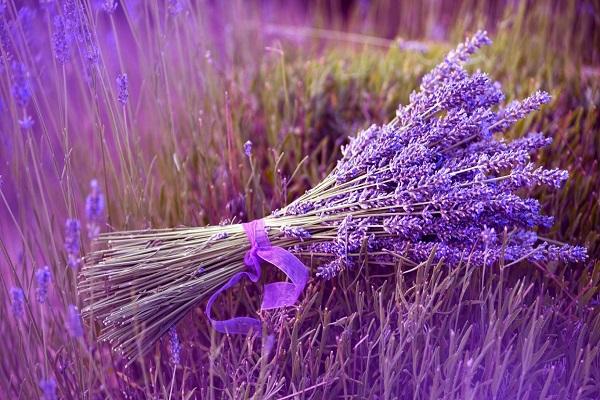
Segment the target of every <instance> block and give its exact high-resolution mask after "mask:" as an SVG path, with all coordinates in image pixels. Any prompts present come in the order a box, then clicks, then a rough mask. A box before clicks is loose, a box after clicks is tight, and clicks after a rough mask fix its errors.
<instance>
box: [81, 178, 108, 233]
mask: <svg viewBox="0 0 600 400" xmlns="http://www.w3.org/2000/svg"><path fill="white" fill-rule="evenodd" d="M90 189H91V190H90V193H89V194H88V196H87V197H86V199H85V215H86V218H87V230H88V238H89V239H90V240H91V239H94V238H96V237H97V236H98V234H99V233H100V223H101V222H102V219H103V218H104V194H103V193H102V190H101V189H100V185H99V184H98V181H97V180H96V179H92V180H91V181H90Z"/></svg>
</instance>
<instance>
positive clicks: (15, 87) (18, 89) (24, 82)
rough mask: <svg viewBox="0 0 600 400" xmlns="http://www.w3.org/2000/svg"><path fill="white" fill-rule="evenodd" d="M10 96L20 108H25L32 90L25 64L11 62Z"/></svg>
mask: <svg viewBox="0 0 600 400" xmlns="http://www.w3.org/2000/svg"><path fill="white" fill-rule="evenodd" d="M11 89H12V95H13V98H14V99H15V102H16V103H17V105H19V106H20V107H23V108H24V107H27V104H29V100H31V96H32V93H33V90H32V88H31V82H30V78H29V72H28V71H27V67H26V66H25V64H23V63H20V62H17V61H13V63H12V87H11Z"/></svg>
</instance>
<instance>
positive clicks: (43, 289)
mask: <svg viewBox="0 0 600 400" xmlns="http://www.w3.org/2000/svg"><path fill="white" fill-rule="evenodd" d="M35 279H36V281H37V288H36V297H37V301H38V303H40V304H44V303H45V302H46V300H47V299H48V288H49V286H50V282H51V281H52V273H51V272H50V267H49V266H47V265H46V266H44V267H42V268H39V269H38V270H37V272H36V273H35Z"/></svg>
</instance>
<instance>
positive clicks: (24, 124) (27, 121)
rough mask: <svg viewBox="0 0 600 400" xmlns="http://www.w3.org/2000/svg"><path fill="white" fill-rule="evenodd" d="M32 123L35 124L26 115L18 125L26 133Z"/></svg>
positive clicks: (31, 126)
mask: <svg viewBox="0 0 600 400" xmlns="http://www.w3.org/2000/svg"><path fill="white" fill-rule="evenodd" d="M34 123H35V121H34V120H33V118H32V117H31V116H30V115H26V116H24V117H23V119H20V120H19V125H20V126H21V128H22V129H23V130H26V131H28V130H30V129H31V128H33V124H34Z"/></svg>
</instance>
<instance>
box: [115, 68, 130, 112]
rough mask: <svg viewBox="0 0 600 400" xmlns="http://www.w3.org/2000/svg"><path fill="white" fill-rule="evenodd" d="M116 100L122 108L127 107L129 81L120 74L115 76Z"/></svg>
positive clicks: (124, 74) (125, 75)
mask: <svg viewBox="0 0 600 400" xmlns="http://www.w3.org/2000/svg"><path fill="white" fill-rule="evenodd" d="M117 90H118V100H119V103H121V104H122V105H123V106H125V105H127V101H128V100H129V81H128V79H127V74H126V73H122V74H120V75H118V76H117Z"/></svg>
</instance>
